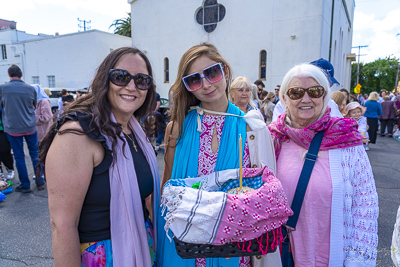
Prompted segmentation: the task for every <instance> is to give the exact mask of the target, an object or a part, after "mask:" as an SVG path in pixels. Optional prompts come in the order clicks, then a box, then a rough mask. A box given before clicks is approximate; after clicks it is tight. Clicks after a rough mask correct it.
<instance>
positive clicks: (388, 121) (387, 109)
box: [379, 95, 397, 137]
mask: <svg viewBox="0 0 400 267" xmlns="http://www.w3.org/2000/svg"><path fill="white" fill-rule="evenodd" d="M383 100H384V101H383V102H382V103H381V107H382V112H383V114H382V115H380V116H379V120H380V121H381V136H385V130H386V127H387V133H388V137H392V135H393V126H394V119H395V118H396V115H397V114H396V113H397V109H396V107H395V103H394V101H391V100H390V97H389V96H388V95H385V96H384V97H383Z"/></svg>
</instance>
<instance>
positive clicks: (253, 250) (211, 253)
mask: <svg viewBox="0 0 400 267" xmlns="http://www.w3.org/2000/svg"><path fill="white" fill-rule="evenodd" d="M267 236H268V249H267V253H272V252H275V251H276V249H277V247H278V246H279V244H280V242H281V239H282V232H281V230H280V228H278V229H275V230H272V231H270V232H268V233H264V234H263V235H262V245H263V250H265V248H266V246H267ZM260 238H261V236H260V237H259V238H258V240H260ZM258 240H257V238H255V239H253V240H251V243H250V241H246V242H234V243H226V244H224V245H210V244H192V243H186V242H183V241H179V240H178V239H176V238H175V237H174V241H175V247H176V251H177V253H178V255H179V256H180V257H181V258H182V259H195V258H231V257H244V256H257V255H262V254H263V253H262V252H261V251H260V244H259V243H258ZM274 241H275V242H274ZM239 246H240V247H239ZM243 246H244V248H245V249H244V250H243ZM249 246H250V247H249ZM264 254H265V253H264Z"/></svg>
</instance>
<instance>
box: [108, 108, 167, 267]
mask: <svg viewBox="0 0 400 267" xmlns="http://www.w3.org/2000/svg"><path fill="white" fill-rule="evenodd" d="M111 120H112V121H113V122H116V120H115V117H114V116H113V115H112V114H111ZM129 124H130V126H131V129H133V131H134V133H135V137H136V139H137V141H138V143H139V145H140V147H141V148H142V150H143V153H144V155H145V156H146V159H147V162H148V163H149V165H150V169H151V172H152V175H153V195H152V204H153V211H152V214H153V217H156V216H155V215H156V214H157V210H156V209H157V208H156V207H158V206H159V205H158V203H159V196H160V192H159V190H160V189H159V188H160V187H159V175H158V168H157V160H156V156H155V153H154V150H153V148H152V146H151V144H150V143H149V142H148V141H147V138H146V135H145V133H144V132H143V130H142V128H141V127H140V125H139V123H138V121H137V120H136V118H134V116H132V118H131V119H130V121H129ZM121 136H123V134H122V133H121ZM106 139H107V145H108V147H109V148H110V149H111V141H110V139H109V138H108V137H107V136H106ZM122 144H123V142H122V141H121V140H118V145H117V147H116V150H117V154H118V157H117V161H116V162H115V163H113V164H112V165H111V167H110V170H109V173H110V188H111V202H110V217H111V218H110V221H111V243H112V253H113V265H114V266H122V267H123V266H129V267H132V266H137V267H142V266H143V267H151V259H150V252H149V245H148V241H147V233H146V228H145V224H144V217H143V208H142V201H141V198H140V192H139V186H138V183H137V177H136V172H135V167H134V164H133V160H132V153H131V151H130V149H129V145H128V144H126V145H125V148H124V150H122ZM124 155H125V156H124ZM153 225H154V229H157V227H156V222H155V221H154V218H153ZM154 232H156V231H154ZM154 242H156V237H155V238H154Z"/></svg>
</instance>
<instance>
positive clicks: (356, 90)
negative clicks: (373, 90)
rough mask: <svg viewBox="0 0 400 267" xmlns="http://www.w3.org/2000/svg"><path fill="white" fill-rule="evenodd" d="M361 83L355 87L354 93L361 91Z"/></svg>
mask: <svg viewBox="0 0 400 267" xmlns="http://www.w3.org/2000/svg"><path fill="white" fill-rule="evenodd" d="M361 87H362V86H361V84H357V85H356V87H355V88H354V93H356V94H359V93H360V92H361Z"/></svg>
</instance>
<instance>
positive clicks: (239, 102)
mask: <svg viewBox="0 0 400 267" xmlns="http://www.w3.org/2000/svg"><path fill="white" fill-rule="evenodd" d="M229 101H231V102H232V104H234V105H235V106H237V107H238V108H239V109H240V110H241V111H242V112H244V113H247V112H248V111H250V110H253V109H256V110H257V107H256V105H255V104H254V102H253V100H252V87H251V82H250V80H249V79H247V78H246V77H237V78H235V79H234V80H233V82H232V85H231V89H230V90H229Z"/></svg>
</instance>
